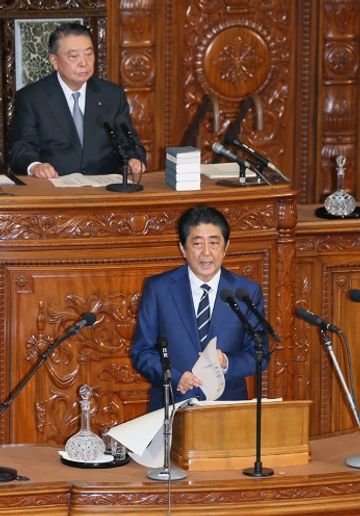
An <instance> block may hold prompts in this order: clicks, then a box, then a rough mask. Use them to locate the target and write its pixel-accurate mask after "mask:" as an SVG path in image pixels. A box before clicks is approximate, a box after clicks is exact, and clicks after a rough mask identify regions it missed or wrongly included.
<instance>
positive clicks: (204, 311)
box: [196, 283, 211, 349]
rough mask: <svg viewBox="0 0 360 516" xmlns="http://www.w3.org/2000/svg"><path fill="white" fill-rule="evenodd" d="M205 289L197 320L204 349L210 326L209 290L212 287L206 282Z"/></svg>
mask: <svg viewBox="0 0 360 516" xmlns="http://www.w3.org/2000/svg"><path fill="white" fill-rule="evenodd" d="M201 288H202V289H203V293H202V296H201V299H200V303H199V306H198V309H197V314H196V321H197V326H198V329H199V338H200V344H201V348H202V349H204V348H205V347H206V344H207V334H208V331H209V326H210V319H211V316H210V300H209V290H210V289H211V287H210V286H209V285H207V284H206V283H204V284H203V285H201Z"/></svg>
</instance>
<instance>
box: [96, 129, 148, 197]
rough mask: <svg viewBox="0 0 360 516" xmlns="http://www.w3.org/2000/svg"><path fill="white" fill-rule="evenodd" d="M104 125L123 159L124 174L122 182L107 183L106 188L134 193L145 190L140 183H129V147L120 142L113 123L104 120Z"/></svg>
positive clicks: (110, 190)
mask: <svg viewBox="0 0 360 516" xmlns="http://www.w3.org/2000/svg"><path fill="white" fill-rule="evenodd" d="M103 127H104V129H105V131H106V133H107V135H108V136H109V139H110V141H111V144H112V146H113V148H114V149H115V151H116V152H117V153H118V155H119V156H120V158H121V160H122V176H123V182H122V183H115V184H111V185H107V187H106V190H108V191H109V192H124V193H132V192H140V191H141V190H143V188H144V187H143V186H142V185H138V184H130V183H128V177H129V163H128V161H129V158H128V154H127V149H125V148H124V147H123V145H121V144H120V142H119V138H118V135H117V133H116V131H115V130H114V129H113V128H112V127H111V125H110V124H109V123H108V122H103Z"/></svg>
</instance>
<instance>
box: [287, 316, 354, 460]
mask: <svg viewBox="0 0 360 516" xmlns="http://www.w3.org/2000/svg"><path fill="white" fill-rule="evenodd" d="M295 313H296V315H297V316H298V317H300V318H301V319H304V321H306V322H308V323H309V324H313V325H315V326H319V328H320V335H321V337H322V340H323V343H324V346H325V348H326V350H327V351H328V353H329V355H330V358H331V360H332V362H333V365H334V367H335V370H336V372H337V374H338V377H339V380H340V383H341V385H342V387H343V389H344V392H345V395H346V398H347V400H348V402H349V405H350V408H351V410H352V412H353V415H354V418H355V421H356V424H357V425H358V427H359V429H360V417H359V411H358V409H357V407H356V404H355V400H354V396H353V395H352V394H351V392H350V389H349V387H348V385H347V383H346V381H345V378H344V375H343V373H342V371H341V369H340V366H339V362H338V360H337V358H336V356H335V353H334V350H333V347H332V343H331V340H330V338H329V337H328V335H327V334H326V331H327V330H329V331H331V332H333V333H336V334H337V335H340V336H341V337H345V335H344V333H343V331H342V330H341V329H340V328H338V327H337V326H335V325H334V324H332V323H330V322H327V321H325V320H324V319H322V318H321V317H319V316H318V315H316V314H314V313H313V312H309V311H307V310H304V309H303V308H297V309H296V310H295ZM357 459H358V460H356V463H357V465H356V466H355V465H353V464H348V465H349V466H353V467H357V468H360V457H358V458H357ZM348 460H349V459H348Z"/></svg>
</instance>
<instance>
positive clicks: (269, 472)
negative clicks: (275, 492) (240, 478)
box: [243, 468, 274, 478]
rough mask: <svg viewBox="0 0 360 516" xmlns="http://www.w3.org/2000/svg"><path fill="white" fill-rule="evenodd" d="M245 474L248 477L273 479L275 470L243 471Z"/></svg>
mask: <svg viewBox="0 0 360 516" xmlns="http://www.w3.org/2000/svg"><path fill="white" fill-rule="evenodd" d="M243 474H244V475H246V476H247V477H258V478H259V477H271V475H273V474H274V470H272V469H270V468H247V469H244V470H243Z"/></svg>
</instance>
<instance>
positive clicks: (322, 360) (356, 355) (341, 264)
mask: <svg viewBox="0 0 360 516" xmlns="http://www.w3.org/2000/svg"><path fill="white" fill-rule="evenodd" d="M320 224H321V223H320ZM297 234H298V237H297V240H296V248H297V272H296V306H300V307H302V308H304V309H305V310H310V311H311V312H314V313H316V314H318V315H320V316H321V317H323V318H324V319H325V320H326V321H331V322H332V323H334V324H335V325H336V326H338V327H339V328H341V329H342V331H343V332H344V333H345V335H346V337H347V339H348V341H349V350H350V356H351V359H352V367H353V378H354V390H355V394H357V393H358V392H359V389H360V375H359V364H360V352H359V346H358V342H359V338H360V329H359V324H358V320H359V310H360V306H359V304H358V303H354V302H352V301H350V300H349V298H348V296H347V292H348V290H349V289H352V288H359V287H360V258H359V255H358V248H359V245H360V239H359V235H358V232H354V231H353V230H352V229H351V227H348V228H345V233H343V232H342V233H339V232H338V231H337V230H336V229H335V228H334V230H333V231H332V232H331V233H330V234H327V231H326V229H325V231H322V230H321V228H320V227H317V223H316V220H314V224H313V228H312V229H309V228H308V227H307V228H306V229H305V226H303V225H302V222H301V216H300V223H299V228H298V233H297ZM329 336H330V339H331V341H332V345H333V350H334V353H335V355H336V357H337V359H338V361H339V365H340V368H341V370H342V372H343V373H344V376H345V379H346V381H347V382H348V384H349V381H350V376H349V370H348V364H347V356H346V352H345V346H344V343H343V341H342V340H341V339H340V337H339V336H337V335H336V334H334V333H331V334H330V335H329ZM295 346H296V353H295V356H296V357H297V359H296V366H295V367H296V378H297V382H296V388H297V393H296V398H300V399H302V398H304V399H312V400H313V401H314V404H313V406H312V408H311V433H312V434H313V435H320V434H324V433H329V432H334V431H337V430H339V429H344V428H352V427H354V426H356V422H355V420H354V417H353V414H352V412H351V410H350V408H349V403H348V401H347V400H346V398H345V395H344V392H343V388H342V386H341V384H340V382H339V380H338V377H337V374H336V371H335V369H334V367H333V365H332V360H331V357H330V355H329V352H328V351H327V350H326V347H325V345H324V343H323V340H322V338H321V335H320V333H319V329H318V327H316V326H310V325H309V324H307V323H306V322H304V321H303V320H299V319H297V321H296V333H295ZM357 395H358V394H357ZM357 401H358V400H357Z"/></svg>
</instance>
